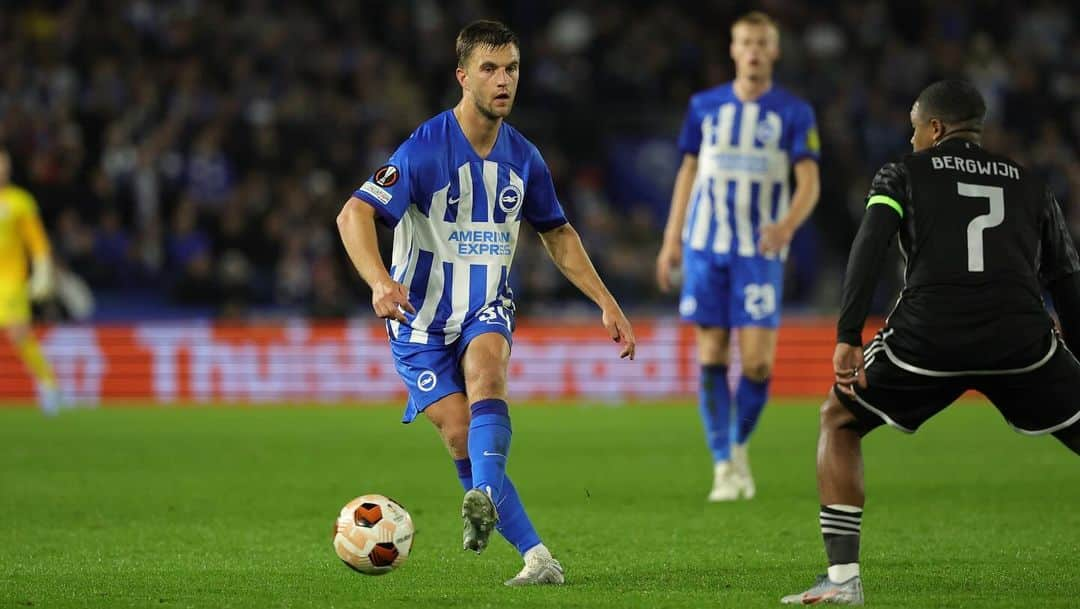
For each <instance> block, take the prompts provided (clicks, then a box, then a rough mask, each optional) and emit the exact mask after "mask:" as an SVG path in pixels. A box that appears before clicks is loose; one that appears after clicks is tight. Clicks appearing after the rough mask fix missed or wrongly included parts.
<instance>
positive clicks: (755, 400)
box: [698, 365, 769, 462]
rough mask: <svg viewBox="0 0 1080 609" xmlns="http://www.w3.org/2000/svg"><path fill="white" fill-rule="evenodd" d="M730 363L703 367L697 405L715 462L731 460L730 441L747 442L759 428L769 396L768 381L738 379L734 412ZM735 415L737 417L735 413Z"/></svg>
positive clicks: (736, 442)
mask: <svg viewBox="0 0 1080 609" xmlns="http://www.w3.org/2000/svg"><path fill="white" fill-rule="evenodd" d="M727 371H728V369H727V366H721V365H715V366H702V367H701V388H700V391H699V393H698V407H699V409H700V410H701V420H702V422H703V423H704V424H705V441H706V442H707V443H708V444H709V450H710V451H712V455H713V461H714V462H718V461H727V460H729V459H731V443H732V442H734V443H735V444H746V442H747V440H749V439H750V434H752V433H753V432H754V428H755V427H757V423H758V419H760V418H761V411H762V410H764V409H765V402H766V401H767V400H768V398H769V381H768V380H765V381H753V380H750V379H748V378H746V377H745V376H743V377H740V378H739V384H738V386H736V388H735V412H734V413H733V412H732V404H731V401H732V400H731V390H730V389H729V388H728V382H727ZM732 415H734V416H732Z"/></svg>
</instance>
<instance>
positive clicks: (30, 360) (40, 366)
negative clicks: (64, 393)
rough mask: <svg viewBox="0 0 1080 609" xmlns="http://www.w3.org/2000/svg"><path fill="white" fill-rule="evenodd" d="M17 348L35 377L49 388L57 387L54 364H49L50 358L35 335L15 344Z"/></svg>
mask: <svg viewBox="0 0 1080 609" xmlns="http://www.w3.org/2000/svg"><path fill="white" fill-rule="evenodd" d="M15 348H16V350H18V352H19V357H20V358H22V361H23V363H25V364H26V367H27V368H29V369H30V373H31V374H32V375H33V376H34V379H35V380H36V381H37V382H38V383H39V384H41V385H42V386H43V387H46V388H48V389H55V388H56V376H55V375H53V370H52V366H50V365H49V360H47V359H45V354H44V353H42V352H41V345H40V344H38V341H37V339H36V338H34V337H33V336H28V337H26V339H24V340H22V341H20V342H19V343H18V344H16V345H15Z"/></svg>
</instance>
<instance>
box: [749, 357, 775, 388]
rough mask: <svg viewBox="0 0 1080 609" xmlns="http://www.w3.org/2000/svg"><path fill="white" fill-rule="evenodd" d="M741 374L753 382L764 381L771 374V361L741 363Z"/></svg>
mask: <svg viewBox="0 0 1080 609" xmlns="http://www.w3.org/2000/svg"><path fill="white" fill-rule="evenodd" d="M742 374H743V376H745V377H746V378H748V379H750V380H751V381H754V382H755V383H764V382H765V381H767V380H769V377H770V376H771V375H772V362H767V361H749V362H744V363H743V370H742Z"/></svg>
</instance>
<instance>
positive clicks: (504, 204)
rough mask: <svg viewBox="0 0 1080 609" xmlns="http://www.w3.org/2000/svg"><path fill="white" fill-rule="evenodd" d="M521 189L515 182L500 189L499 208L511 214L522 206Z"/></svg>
mask: <svg viewBox="0 0 1080 609" xmlns="http://www.w3.org/2000/svg"><path fill="white" fill-rule="evenodd" d="M523 198H524V197H523V195H522V193H521V189H520V188H518V187H517V186H514V185H513V184H511V185H509V186H507V187H505V188H503V189H502V190H500V191H499V209H501V210H503V211H504V212H506V214H507V215H510V214H512V213H514V212H515V211H517V210H518V209H520V208H521V200H522V199H523Z"/></svg>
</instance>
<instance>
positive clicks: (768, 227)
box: [758, 222, 795, 254]
mask: <svg viewBox="0 0 1080 609" xmlns="http://www.w3.org/2000/svg"><path fill="white" fill-rule="evenodd" d="M794 236H795V229H794V228H791V227H790V226H788V224H787V223H786V222H774V223H772V224H763V225H762V226H761V229H760V236H759V238H758V249H759V250H761V253H762V254H779V253H780V250H782V249H784V248H785V247H787V245H788V244H789V243H791V238H792V237H794Z"/></svg>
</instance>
